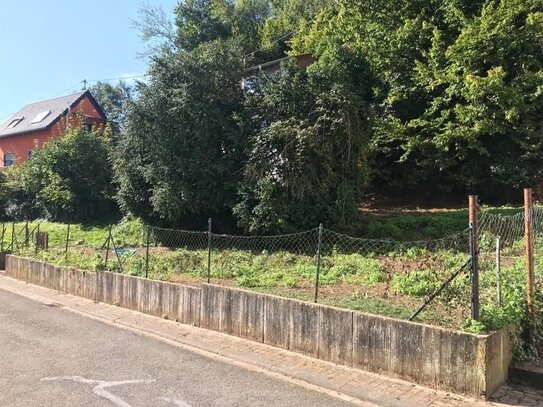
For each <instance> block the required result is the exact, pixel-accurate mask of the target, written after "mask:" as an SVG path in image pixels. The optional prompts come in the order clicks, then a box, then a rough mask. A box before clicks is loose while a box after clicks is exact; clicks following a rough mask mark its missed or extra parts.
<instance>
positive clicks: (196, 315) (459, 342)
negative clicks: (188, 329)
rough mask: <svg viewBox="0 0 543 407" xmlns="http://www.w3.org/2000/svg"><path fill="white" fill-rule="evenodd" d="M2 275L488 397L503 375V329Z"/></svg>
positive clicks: (23, 273)
mask: <svg viewBox="0 0 543 407" xmlns="http://www.w3.org/2000/svg"><path fill="white" fill-rule="evenodd" d="M6 274H7V275H9V276H10V277H13V278H16V279H19V280H23V281H27V282H29V283H32V284H36V285H41V286H45V287H49V288H52V289H55V290H59V291H63V292H66V293H70V294H73V295H78V296H82V297H85V298H89V299H92V300H95V301H101V302H104V303H108V304H114V305H118V306H121V307H124V308H129V309H133V310H137V311H140V312H143V313H146V314H151V315H156V316H158V317H167V318H169V319H172V320H177V321H179V322H181V323H184V324H192V325H196V326H201V327H203V328H206V329H212V330H215V331H219V332H224V333H227V334H230V335H235V336H239V337H242V338H246V339H250V340H253V341H258V342H263V343H266V344H269V345H272V346H277V347H281V348H284V349H288V350H291V351H295V352H299V353H304V354H307V355H309V356H313V357H316V358H319V359H323V360H327V361H330V362H334V363H338V364H343V365H347V366H352V367H354V368H359V369H363V370H369V371H373V372H390V373H395V374H397V375H399V376H401V377H403V378H406V379H409V380H413V381H415V382H418V383H421V384H425V385H430V386H434V387H439V388H442V389H447V390H453V391H456V392H460V393H466V394H470V395H474V396H485V397H488V396H490V395H491V394H492V393H493V392H494V391H495V390H496V389H498V388H499V386H500V385H501V384H503V383H504V382H505V381H506V380H507V372H508V367H509V364H510V362H511V341H510V334H509V332H508V331H507V330H502V331H498V332H495V333H492V334H489V335H473V334H468V333H464V332H459V331H453V330H448V329H443V328H438V327H433V326H429V325H424V324H419V323H412V322H408V321H402V320H396V319H392V318H386V317H380V316H376V315H369V314H363V313H359V312H354V311H349V310H345V309H339V308H334V307H328V306H324V305H317V304H313V303H309V302H304V301H296V300H291V299H286V298H279V297H275V296H271V295H265V294H258V293H254V292H250V291H244V290H238V289H232V288H227V287H221V286H216V285H210V284H204V285H203V286H202V288H195V287H188V286H182V285H179V284H172V283H167V282H162V281H153V280H147V279H143V278H139V277H133V276H128V275H123V274H115V273H110V272H96V273H89V272H84V271H80V270H72V269H67V268H62V267H54V266H51V265H48V264H45V263H42V262H38V261H35V260H31V259H25V258H19V257H15V256H7V258H6Z"/></svg>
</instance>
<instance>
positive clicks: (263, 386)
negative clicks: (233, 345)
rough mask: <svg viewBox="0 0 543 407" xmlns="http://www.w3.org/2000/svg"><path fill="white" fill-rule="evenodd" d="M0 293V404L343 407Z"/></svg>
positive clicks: (289, 386)
mask: <svg viewBox="0 0 543 407" xmlns="http://www.w3.org/2000/svg"><path fill="white" fill-rule="evenodd" d="M346 405H349V404H348V403H346V402H344V401H342V400H339V399H336V398H333V397H330V396H328V395H325V394H322V393H318V392H315V391H312V390H308V389H305V388H302V387H296V386H294V385H292V384H290V383H288V382H285V381H282V380H278V379H274V378H271V377H269V376H266V375H264V374H261V373H257V372H253V371H249V370H245V369H243V368H240V367H236V366H232V365H229V364H227V363H222V362H218V361H216V360H213V359H209V358H206V357H204V356H201V355H198V354H195V353H192V352H190V351H187V350H184V349H181V348H178V347H175V346H173V345H169V344H167V343H164V342H161V341H158V340H154V339H152V338H149V337H146V336H141V335H138V334H136V333H132V332H130V331H126V330H123V329H120V328H116V327H114V326H110V325H107V324H104V323H101V322H99V321H95V320H93V319H88V318H85V317H83V316H80V315H77V314H74V313H71V312H69V311H67V310H64V309H62V308H58V307H50V306H47V305H44V304H42V303H38V302H35V301H32V300H29V299H27V298H24V297H21V296H18V295H16V294H12V293H9V292H7V291H3V290H0V406H20V407H31V406H40V407H44V406H55V407H63V406H66V407H68V406H69V407H73V406H78V407H83V406H93V407H94V406H119V407H140V406H141V407H143V406H146V407H147V406H164V407H166V406H182V407H187V406H266V407H269V406H281V407H284V406H346Z"/></svg>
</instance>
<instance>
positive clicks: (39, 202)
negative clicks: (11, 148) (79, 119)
mask: <svg viewBox="0 0 543 407" xmlns="http://www.w3.org/2000/svg"><path fill="white" fill-rule="evenodd" d="M110 150H111V146H110V133H109V131H108V130H107V129H105V130H97V131H96V132H90V133H89V132H85V131H83V130H77V129H71V130H69V131H68V133H67V134H66V135H64V136H63V137H62V138H59V139H53V140H51V141H49V142H48V143H46V144H45V146H44V147H43V149H39V150H35V151H34V152H33V153H32V157H31V158H30V159H29V160H27V161H26V162H24V163H23V164H21V165H18V166H15V167H12V168H9V169H8V170H7V171H6V172H5V180H4V183H3V185H2V187H3V188H4V190H5V191H6V194H7V197H8V198H7V199H5V201H6V203H5V211H6V214H7V215H8V216H10V217H12V218H15V219H35V218H43V219H49V220H82V219H94V220H95V219H97V218H103V217H110V216H111V215H112V214H116V213H117V208H116V205H115V202H114V194H115V186H114V183H113V179H112V169H111V161H110Z"/></svg>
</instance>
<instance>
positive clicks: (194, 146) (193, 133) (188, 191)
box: [115, 40, 245, 225]
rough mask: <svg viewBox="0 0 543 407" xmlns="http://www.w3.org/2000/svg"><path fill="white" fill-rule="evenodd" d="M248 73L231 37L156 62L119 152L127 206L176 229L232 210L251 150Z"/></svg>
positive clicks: (165, 55) (118, 171) (169, 54)
mask: <svg viewBox="0 0 543 407" xmlns="http://www.w3.org/2000/svg"><path fill="white" fill-rule="evenodd" d="M242 72H243V53H242V51H241V48H240V47H239V46H238V45H237V44H236V43H235V42H233V41H228V40H226V41H225V40H215V41H211V42H208V43H203V44H201V45H200V46H198V47H197V48H195V49H194V50H192V51H176V52H172V51H168V52H163V53H162V54H161V55H160V56H159V57H156V58H155V60H154V62H153V63H152V65H151V67H150V69H149V77H150V78H151V79H150V81H149V83H147V84H142V85H141V87H140V89H139V98H138V99H137V100H136V101H135V102H134V104H133V107H132V109H131V112H130V120H129V123H128V126H127V132H126V135H125V136H124V137H123V139H122V140H121V142H120V144H119V148H118V151H117V153H116V165H115V168H116V174H117V178H118V179H119V184H120V192H119V202H120V204H121V207H123V208H124V209H125V210H127V211H130V212H132V213H134V214H135V215H138V216H141V217H143V218H144V219H146V220H153V221H161V222H164V223H170V224H171V223H173V224H177V225H180V224H189V223H191V222H196V221H197V220H199V219H204V218H205V219H207V217H208V216H210V215H214V214H217V213H222V212H224V211H226V212H227V213H228V212H229V211H228V208H229V207H231V205H232V200H233V199H235V190H236V185H237V181H238V180H239V179H240V176H241V168H242V165H243V155H244V152H245V146H244V134H243V132H241V131H240V128H239V125H238V120H237V117H238V116H239V112H240V109H241V104H242V99H243V93H242V90H241V88H240V84H239V82H240V78H241V77H242ZM223 216H224V215H223Z"/></svg>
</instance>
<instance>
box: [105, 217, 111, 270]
mask: <svg viewBox="0 0 543 407" xmlns="http://www.w3.org/2000/svg"><path fill="white" fill-rule="evenodd" d="M112 227H113V225H109V230H108V235H107V247H106V269H107V260H108V257H109V243H110V241H111V228H112Z"/></svg>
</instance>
